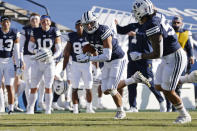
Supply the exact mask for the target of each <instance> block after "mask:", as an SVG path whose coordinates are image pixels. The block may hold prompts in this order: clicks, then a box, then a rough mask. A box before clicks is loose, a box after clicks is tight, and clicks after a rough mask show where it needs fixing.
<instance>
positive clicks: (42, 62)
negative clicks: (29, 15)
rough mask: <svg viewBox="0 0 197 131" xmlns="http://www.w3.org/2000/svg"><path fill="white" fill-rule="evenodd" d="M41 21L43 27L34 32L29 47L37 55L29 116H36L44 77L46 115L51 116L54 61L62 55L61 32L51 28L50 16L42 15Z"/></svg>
mask: <svg viewBox="0 0 197 131" xmlns="http://www.w3.org/2000/svg"><path fill="white" fill-rule="evenodd" d="M40 21H41V27H39V28H35V29H34V30H33V32H32V33H31V37H30V42H29V45H28V50H29V52H31V53H33V54H35V55H34V56H33V57H32V59H33V62H32V66H33V67H34V68H33V69H32V72H31V94H30V97H29V98H30V99H29V109H28V110H27V114H34V105H35V101H36V98H37V89H38V85H39V82H40V80H41V78H42V76H43V77H44V83H45V103H46V110H45V113H46V114H51V104H52V98H53V95H52V83H53V80H54V74H55V73H54V71H55V62H54V59H55V58H57V57H59V55H60V54H61V38H60V35H61V34H60V31H59V30H58V29H57V28H56V27H51V18H50V16H48V15H42V16H41V18H40Z"/></svg>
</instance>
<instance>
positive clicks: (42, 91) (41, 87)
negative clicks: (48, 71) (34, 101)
mask: <svg viewBox="0 0 197 131" xmlns="http://www.w3.org/2000/svg"><path fill="white" fill-rule="evenodd" d="M38 92H39V99H38V106H39V107H40V108H41V109H42V110H46V104H45V102H44V94H45V84H44V77H42V79H41V81H40V83H39V89H38Z"/></svg>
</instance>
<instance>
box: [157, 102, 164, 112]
mask: <svg viewBox="0 0 197 131" xmlns="http://www.w3.org/2000/svg"><path fill="white" fill-rule="evenodd" d="M159 106H160V112H166V106H165V102H164V101H163V102H161V103H159Z"/></svg>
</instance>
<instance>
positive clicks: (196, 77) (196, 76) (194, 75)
mask: <svg viewBox="0 0 197 131" xmlns="http://www.w3.org/2000/svg"><path fill="white" fill-rule="evenodd" d="M196 82H197V70H194V71H192V72H191V73H190V74H186V75H184V76H181V77H180V79H179V84H184V83H196Z"/></svg>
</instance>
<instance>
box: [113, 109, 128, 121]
mask: <svg viewBox="0 0 197 131" xmlns="http://www.w3.org/2000/svg"><path fill="white" fill-rule="evenodd" d="M125 117H126V113H125V111H117V112H116V115H115V117H114V119H116V120H117V119H124V118H125Z"/></svg>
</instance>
